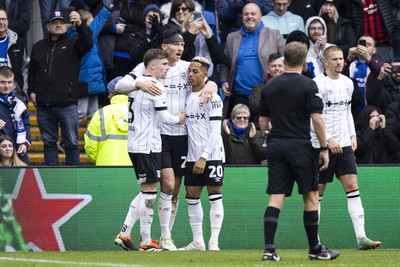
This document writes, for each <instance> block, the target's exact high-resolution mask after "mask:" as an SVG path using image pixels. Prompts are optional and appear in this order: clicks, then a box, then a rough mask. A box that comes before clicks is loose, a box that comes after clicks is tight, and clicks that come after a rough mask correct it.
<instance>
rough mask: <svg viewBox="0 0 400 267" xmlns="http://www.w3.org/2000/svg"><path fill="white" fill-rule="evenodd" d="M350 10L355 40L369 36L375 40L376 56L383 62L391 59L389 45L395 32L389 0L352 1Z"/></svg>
mask: <svg viewBox="0 0 400 267" xmlns="http://www.w3.org/2000/svg"><path fill="white" fill-rule="evenodd" d="M349 2H350V3H351V5H350V10H351V16H352V22H353V28H354V33H355V35H356V38H357V39H358V38H360V37H361V36H362V35H370V36H371V37H372V38H374V40H375V45H376V48H377V51H376V53H377V56H378V58H380V59H382V60H383V61H384V62H390V61H391V60H392V59H393V48H392V45H391V43H390V41H391V37H392V34H393V33H394V30H395V23H394V22H395V21H394V17H393V13H392V11H393V4H392V3H391V0H352V1H349Z"/></svg>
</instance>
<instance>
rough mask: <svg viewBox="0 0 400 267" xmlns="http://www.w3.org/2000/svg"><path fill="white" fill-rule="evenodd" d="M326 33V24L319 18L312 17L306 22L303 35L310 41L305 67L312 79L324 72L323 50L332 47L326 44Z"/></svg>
mask: <svg viewBox="0 0 400 267" xmlns="http://www.w3.org/2000/svg"><path fill="white" fill-rule="evenodd" d="M326 32H327V28H326V24H325V21H324V20H323V19H322V18H321V17H318V16H314V17H311V18H309V19H308V20H307V22H306V26H305V33H306V34H307V36H308V38H309V39H310V46H309V48H308V54H307V65H308V70H309V71H310V72H311V74H312V77H315V76H317V75H318V74H320V73H322V72H324V64H323V61H324V50H325V48H327V47H329V46H331V45H332V44H330V43H327V38H326Z"/></svg>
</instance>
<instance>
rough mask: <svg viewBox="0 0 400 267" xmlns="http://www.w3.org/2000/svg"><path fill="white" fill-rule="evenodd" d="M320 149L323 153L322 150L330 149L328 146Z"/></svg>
mask: <svg viewBox="0 0 400 267" xmlns="http://www.w3.org/2000/svg"><path fill="white" fill-rule="evenodd" d="M320 149H321V151H322V150H328V149H329V146H328V145H327V146H321V147H320Z"/></svg>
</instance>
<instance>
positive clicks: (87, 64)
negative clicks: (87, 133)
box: [78, 0, 111, 122]
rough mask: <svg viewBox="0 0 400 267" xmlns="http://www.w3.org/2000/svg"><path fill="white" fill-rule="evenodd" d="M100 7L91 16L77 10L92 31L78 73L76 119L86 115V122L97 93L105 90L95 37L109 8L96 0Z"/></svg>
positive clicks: (104, 20) (89, 118)
mask: <svg viewBox="0 0 400 267" xmlns="http://www.w3.org/2000/svg"><path fill="white" fill-rule="evenodd" d="M97 2H98V5H101V6H102V8H101V10H100V12H99V13H98V14H97V15H96V16H95V17H94V18H93V15H92V13H90V12H89V11H84V10H79V14H80V16H81V19H82V22H83V23H86V26H88V27H89V28H90V29H91V31H92V40H93V46H92V48H91V49H90V50H89V51H88V52H86V54H85V55H84V56H83V57H82V59H81V70H80V73H79V99H78V119H79V121H82V120H83V118H84V117H85V116H86V117H87V120H88V122H90V120H91V119H92V116H93V114H94V113H95V112H96V110H97V109H98V108H99V101H98V95H99V94H104V93H105V92H106V70H105V68H104V64H103V60H102V58H101V55H100V51H99V46H98V42H97V37H98V36H99V34H100V31H101V30H102V29H103V27H104V25H105V24H106V22H107V20H108V18H109V17H110V16H111V12H110V10H109V9H107V8H106V7H104V6H103V3H102V1H101V0H99V1H97Z"/></svg>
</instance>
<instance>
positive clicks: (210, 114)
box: [185, 91, 225, 162]
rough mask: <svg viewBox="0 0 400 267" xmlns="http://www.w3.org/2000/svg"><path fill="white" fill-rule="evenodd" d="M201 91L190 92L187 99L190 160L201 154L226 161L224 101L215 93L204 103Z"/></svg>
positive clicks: (209, 158)
mask: <svg viewBox="0 0 400 267" xmlns="http://www.w3.org/2000/svg"><path fill="white" fill-rule="evenodd" d="M200 92H201V91H199V92H191V91H189V92H188V97H187V101H186V109H185V113H186V127H187V130H188V142H189V143H188V155H187V159H186V160H187V161H188V162H195V161H197V160H198V159H199V158H200V156H202V157H204V158H205V159H207V161H210V160H222V162H225V152H224V145H223V142H222V136H221V121H222V101H221V98H220V97H219V95H218V94H217V93H214V94H213V96H212V99H211V101H210V102H209V103H207V104H204V103H202V101H201V98H200V97H199V94H200Z"/></svg>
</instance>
